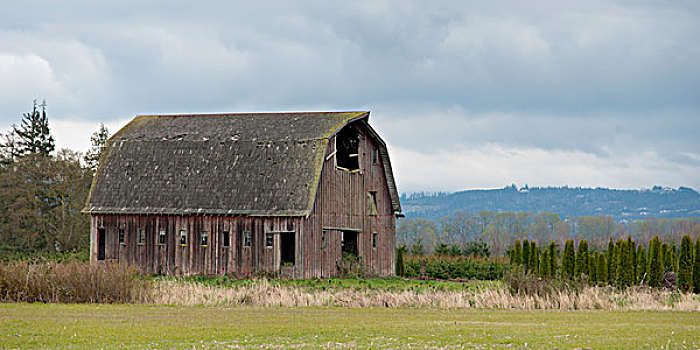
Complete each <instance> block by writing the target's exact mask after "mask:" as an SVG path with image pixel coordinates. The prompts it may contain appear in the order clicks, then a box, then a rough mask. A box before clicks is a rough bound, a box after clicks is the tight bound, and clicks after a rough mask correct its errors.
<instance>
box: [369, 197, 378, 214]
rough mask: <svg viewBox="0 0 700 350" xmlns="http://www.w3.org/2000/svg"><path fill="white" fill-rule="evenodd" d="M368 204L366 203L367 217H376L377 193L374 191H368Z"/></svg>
mask: <svg viewBox="0 0 700 350" xmlns="http://www.w3.org/2000/svg"><path fill="white" fill-rule="evenodd" d="M368 197H369V198H368V203H367V207H368V208H367V214H368V215H374V216H376V215H377V192H376V191H370V192H369V195H368Z"/></svg>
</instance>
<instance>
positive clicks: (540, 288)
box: [503, 269, 583, 297]
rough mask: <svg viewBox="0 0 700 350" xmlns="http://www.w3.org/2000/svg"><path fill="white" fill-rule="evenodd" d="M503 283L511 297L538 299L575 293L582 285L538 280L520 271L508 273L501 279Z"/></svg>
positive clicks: (562, 281) (552, 280)
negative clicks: (521, 296) (526, 296)
mask: <svg viewBox="0 0 700 350" xmlns="http://www.w3.org/2000/svg"><path fill="white" fill-rule="evenodd" d="M503 281H504V282H505V285H506V287H507V288H508V291H509V292H510V294H512V295H528V296H532V295H537V296H540V297H545V296H557V295H560V294H562V293H577V292H579V291H580V290H581V289H582V286H583V284H581V283H579V282H574V281H567V280H556V279H548V278H539V277H537V275H536V274H533V273H530V272H527V271H523V270H522V269H513V270H510V271H508V272H507V273H506V274H505V276H504V277H503Z"/></svg>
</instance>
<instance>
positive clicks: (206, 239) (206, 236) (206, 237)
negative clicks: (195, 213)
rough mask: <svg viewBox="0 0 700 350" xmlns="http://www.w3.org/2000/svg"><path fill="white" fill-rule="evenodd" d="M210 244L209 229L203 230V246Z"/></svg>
mask: <svg viewBox="0 0 700 350" xmlns="http://www.w3.org/2000/svg"><path fill="white" fill-rule="evenodd" d="M208 245H209V232H207V231H202V246H205V247H206V246H208Z"/></svg>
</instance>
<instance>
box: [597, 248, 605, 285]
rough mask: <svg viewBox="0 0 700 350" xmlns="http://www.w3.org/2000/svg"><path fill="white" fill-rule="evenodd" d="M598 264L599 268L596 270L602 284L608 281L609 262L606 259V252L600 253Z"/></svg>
mask: <svg viewBox="0 0 700 350" xmlns="http://www.w3.org/2000/svg"><path fill="white" fill-rule="evenodd" d="M597 265H598V266H597V267H598V269H597V271H596V275H597V276H596V277H597V279H598V282H600V284H606V283H608V263H607V261H606V260H605V254H603V253H600V254H598V261H597Z"/></svg>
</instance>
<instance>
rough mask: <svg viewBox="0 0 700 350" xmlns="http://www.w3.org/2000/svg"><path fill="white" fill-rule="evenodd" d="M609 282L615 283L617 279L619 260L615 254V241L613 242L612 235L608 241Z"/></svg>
mask: <svg viewBox="0 0 700 350" xmlns="http://www.w3.org/2000/svg"><path fill="white" fill-rule="evenodd" d="M607 254H608V256H607V260H608V282H609V283H613V282H614V281H615V271H617V264H616V262H617V260H616V256H615V243H613V239H612V237H610V240H609V241H608V252H607Z"/></svg>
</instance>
